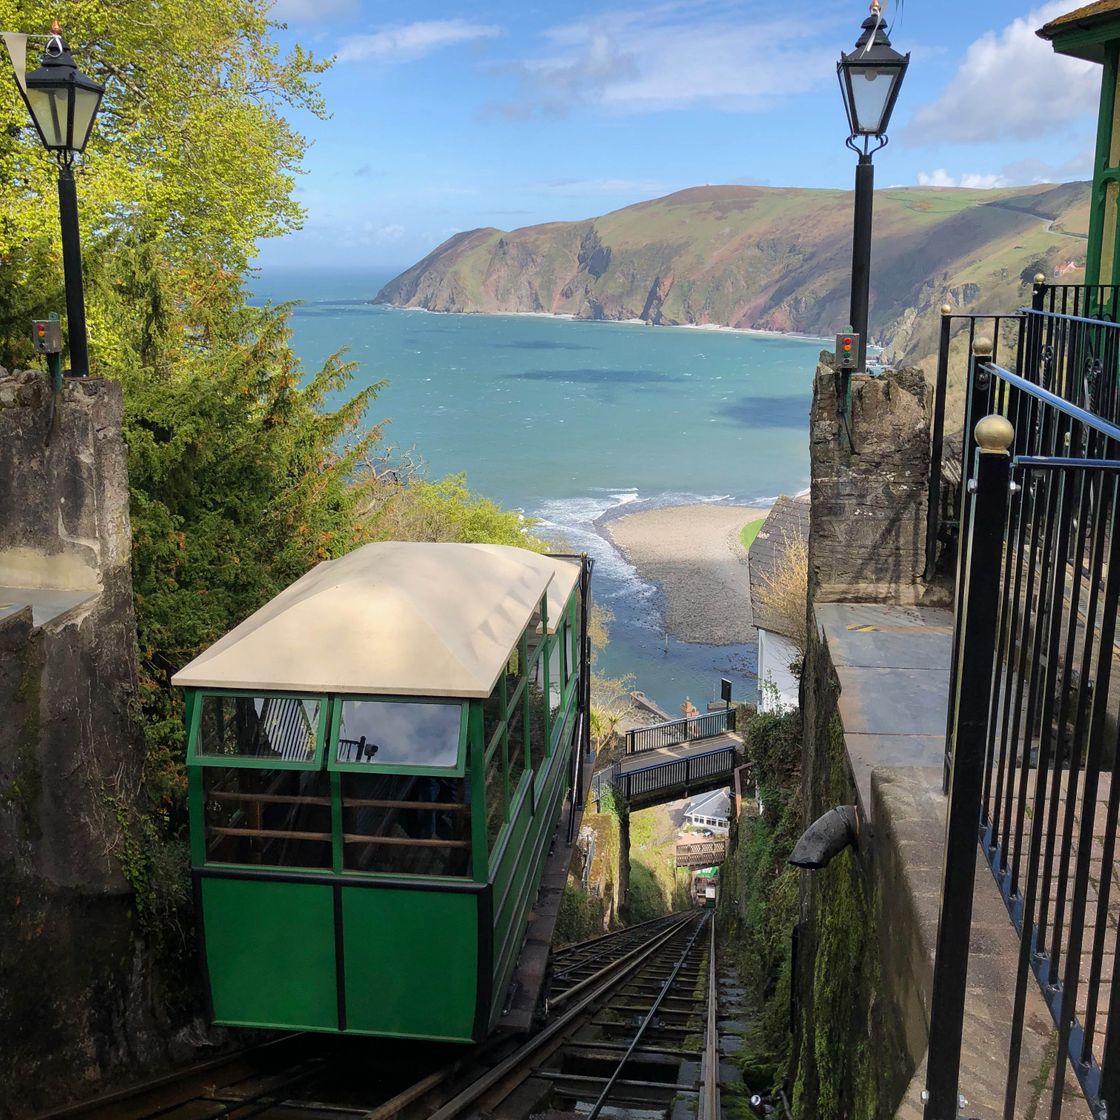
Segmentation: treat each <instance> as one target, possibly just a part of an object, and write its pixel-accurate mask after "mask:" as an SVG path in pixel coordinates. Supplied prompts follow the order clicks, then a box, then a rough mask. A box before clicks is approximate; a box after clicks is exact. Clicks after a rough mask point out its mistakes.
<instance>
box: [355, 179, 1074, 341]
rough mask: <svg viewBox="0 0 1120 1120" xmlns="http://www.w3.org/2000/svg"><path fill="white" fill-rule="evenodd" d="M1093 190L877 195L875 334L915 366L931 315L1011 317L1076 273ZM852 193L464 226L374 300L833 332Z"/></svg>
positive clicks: (844, 291)
mask: <svg viewBox="0 0 1120 1120" xmlns="http://www.w3.org/2000/svg"><path fill="white" fill-rule="evenodd" d="M1088 199H1089V187H1088V184H1086V183H1068V184H1065V185H1063V186H1052V185H1040V186H1033V187H1016V188H1008V189H1003V190H992V191H980V190H958V189H950V188H890V189H887V190H881V191H877V192H876V195H875V240H874V246H873V257H872V290H871V324H872V326H871V335H872V341H873V342H875V343H877V344H879V345H881V346H884V347H886V348H887V350H888V351H890V352H893V354H895V355H896V356H897V357H899V358H901V359H903V360H906V361H916V360H921V359H926V358H928V356H929V355H930V354H932V353H933V351H934V349H935V348H936V334H937V309H938V308H939V307H940V306H941V304H942V303H951V304H952V305H953V306H954V307H959V308H961V309H968V310H975V311H988V310H992V311H995V310H1007V309H1009V308H1012V307H1014V306H1017V305H1018V304H1019V303H1020V302H1022V301H1023V299H1024V298H1025V296H1026V294H1027V292H1028V287H1029V279H1030V277H1031V276H1033V275H1034V273H1036V272H1038V271H1042V272H1045V273H1046V274H1047V276H1051V277H1054V276H1057V275H1059V273H1061V276H1062V279H1064V280H1067V281H1074V280H1079V279H1080V278H1081V275H1082V271H1081V270H1082V269H1083V268H1084V263H1085V243H1086V234H1087V230H1088V212H1089V211H1088ZM851 226H852V196H851V194H850V193H849V192H846V191H826V190H802V189H794V188H790V189H779V188H768V187H695V188H693V189H691V190H686V191H680V192H678V193H677V194H672V195H669V196H667V197H666V198H659V199H655V200H653V201H650V202H641V203H638V204H637V205H635V206H628V207H626V208H625V209H623V210H616V211H614V212H613V213H610V214H606V215H604V216H603V217H601V218H592V219H588V220H586V221H582V222H554V223H550V224H547V225H540V226H529V227H526V228H524V229H519V230H514V231H513V232H511V233H506V232H503V231H501V230H497V229H480V230H473V231H471V232H469V233H461V234H456V235H455V236H454V237H452V238H451V239H450V240H449V241H447V242H445V243H444V244H443V245H441V246H440V247H439V248H438V249H436V250H435V251H434V252H432V253H430V254H429V255H428V256H427V257H425V258H424V260H422V261H420V262H419V263H418V264H416V265H414V266H413V267H412V268H410V269H408V271H407V272H404V273H403V274H402V275H401V276H399V277H397V278H396V279H395V280H393V281H392V282H391V283H389V284H387V285H386V286H385V287H384V288H383V289H382V290H381V292H379V293H378V295H377V301H378V302H381V303H391V304H394V305H396V306H399V307H424V308H427V309H428V310H431V311H481V312H503V311H522V312H523V311H535V312H541V311H545V312H551V313H553V314H570V315H575V316H577V317H579V318H587V319H639V318H640V319H644V320H646V321H648V322H650V323H655V324H678V323H694V324H719V325H723V326H732V327H752V328H761V329H766V330H779V331H794V332H801V333H806V334H821V335H826V336H827V335H830V334H832V333H834V332H835V331H836V330H840V329H843V327H844V326H845V325H846V321H847V317H848V298H849V291H848V285H849V283H850V280H849V276H850V268H851V252H852V248H851Z"/></svg>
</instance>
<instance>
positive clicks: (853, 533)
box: [809, 351, 932, 603]
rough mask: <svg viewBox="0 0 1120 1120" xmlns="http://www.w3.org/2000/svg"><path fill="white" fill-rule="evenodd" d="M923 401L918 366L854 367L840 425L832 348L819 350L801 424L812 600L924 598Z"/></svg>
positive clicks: (927, 395) (927, 402) (927, 414)
mask: <svg viewBox="0 0 1120 1120" xmlns="http://www.w3.org/2000/svg"><path fill="white" fill-rule="evenodd" d="M931 408H932V405H931V392H930V390H929V387H928V386H927V384H926V381H925V376H924V375H923V373H922V371H921V370H919V369H899V370H887V371H886V372H885V373H884V374H883V375H882V376H878V377H871V376H868V375H866V374H856V375H854V376H853V378H852V415H851V422H850V425H848V426H845V423H844V420H843V418H842V417H841V416H840V415H839V413H838V410H837V396H836V376H835V374H834V372H833V369H832V355H831V354H830V353H828V352H827V351H825V352H824V353H822V354H821V360H820V363H819V364H818V366H817V372H816V378H815V380H814V386H813V409H812V416H811V422H810V459H811V466H812V507H811V514H810V531H809V589H810V597H811V599H812V600H813V601H814V602H843V601H857V602H865V603H869V602H894V603H914V602H919V601H921V602H928V601H930V593H929V591H928V590H927V588H926V587H925V586H924V584H922V582H921V575H922V572H923V569H924V568H925V547H926V497H927V486H928V477H929V438H930V435H929V432H930V419H931ZM849 435H850V439H849Z"/></svg>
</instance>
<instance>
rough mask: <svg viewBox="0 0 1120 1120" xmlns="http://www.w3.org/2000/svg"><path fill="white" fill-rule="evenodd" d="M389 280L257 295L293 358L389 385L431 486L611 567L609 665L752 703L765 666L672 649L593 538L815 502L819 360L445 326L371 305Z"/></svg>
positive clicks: (315, 279)
mask: <svg viewBox="0 0 1120 1120" xmlns="http://www.w3.org/2000/svg"><path fill="white" fill-rule="evenodd" d="M389 278H390V274H388V273H385V272H373V271H371V272H366V273H362V272H350V273H345V272H342V273H339V272H333V273H328V272H317V271H313V270H288V269H284V270H282V269H270V270H267V271H265V272H264V273H263V274H262V275H261V277H260V278H259V280H258V282H257V283H256V285H255V290H256V293H257V295H258V296H259V297H260V298H262V299H271V300H274V301H280V300H291V299H297V300H302V301H303V304H302V306H301V307H300V308H298V309H297V311H296V313H295V316H294V318H293V321H292V326H293V332H294V333H293V345H294V347H295V350H296V352H297V353H298V354H299V356H300V357H301V358H302V359H303V361H304V362H305V364H307V365H308V366H309V367H313V366H317V365H318V364H320V363H321V362H322V361H323V360H324V359H325V358H326V357H327V356H328V355H329V354H331V353H333V352H334V351H336V350H338V349H341V348H347V349H348V350H349V356H350V358H352V359H353V360H355V361H356V362H357V363H358V370H357V375H356V378H355V381H354V386H357V387H361V386H364V385H367V384H369V383H370V382H371V381H378V380H381V379H387V380H388V382H389V384H388V385H387V386H386V387H385V388H384V389H383V390H382V391H381V393H380V395H379V396H378V398H377V400H376V401H375V402H374V404H373V406H372V409H371V413H370V416H369V419H370V421H371V422H378V421H381V420H383V419H388V420H390V423H389V424H388V425H387V427H386V428H385V439H386V441H387V442H388V443H391V444H393V445H395V446H396V447H398V448H401V449H404V450H411V449H415V451H416V452H418V453H419V454H420V455H421V456H422V458H423V459H424V461H425V462H426V463H427V465H428V468H429V473H430V474H431V475H432V476H433V477H437V476H439V475H443V474H447V473H451V472H458V471H465V472H466V474H467V481H468V484H469V485H470V487H471V489H472V490H474V491H476V492H477V493H480V494H485V495H486V496H487V497H490V498H493V499H494V500H495V501H498V502H500V503H501V504H502V505H504V506H506V507H510V508H516V509H520V510H523V511H524V512H525V513H526V514H529V515H532V516H534V517H538V518H540V519H541V525H540V527H539V531H542V532H543V533H545V534H546V535H551V536H553V537H555V538H558V539H560V538H562V539H563V540H564V541H565V542H566V543H567V545H568V546H569V547H571V548H573V549H575V550H581V551H582V550H585V549H586V550H587V551H588V552H590V553H591V554H592V555H593V556H595V558H596V572H595V596H596V598H597V599H598V600H599V601H600V602H602V603H603V604H604V605H605V606H607V607H608V608H609V609H610V610H611V611H612V612H613V614H614V616H615V621H614V623H613V624H612V627H611V643H610V647H609V648H608V649H607V651H606V652H605V653H604V654H603V657H602V658H601V667H602V669H603V670H604V671H605V672H606V673H608V674H609V675H612V676H617V675H621V674H622V673H632V674H634V677H635V682H634V683H635V687H638V688H641V689H642V690H643V691H645V692H646V693H647V694H649V695H650V696H651V697H653V698H654V699H655V700H657V701H658V702H659V703H660V704H662V706H664V707H666V708H668V709H670V710H673V711H675V710H676V708H677V707H678V706H679V704H680V703H681V701H682V700H683V699H684V697H685V695H688V696H690V697H691V698H692V700H693V701H695V702H697V703H698V704H701V706H702V704H703V701H705V700H707V699H710V698H714V697H715V696H716V695H718V690H719V677H720V676H729V677H730V678H731V679H732V681H733V683H734V685H735V690H736V695H738V696H744V697H752V696H753V694H754V680H753V673H754V668H755V664H754V651H753V648H752V647H748V646H746V645H736V646H698V645H689V644H686V643H682V642H676V641H673V640H672V639H666V638H665V635H664V634H663V630H662V620H661V606H660V602H659V599H658V596H657V594H656V592H655V590H654V589H653V588H651V587H650V586H648V585H647V584H644V583H643V582H642V581H641V580H640V579H639V578H638V577H637V574H636V573H635V572H634V570H633V569H632V568H631V567H630V566H629V565H628V564H626V562H625V561H624V560H623V559H622V557H621V556H619V555H618V553H617V552H616V551H615V550H614V549H613V548H611V547H610V545H609V544H607V542H606V541H604V540H603V538H602V537H601V536H600V535H599V534H598V533H597V532H596V531H595V530H594V528H593V522H594V520H595V519H596V518H598V517H600V516H601V515H603V514H604V513H608V511H610V510H613V509H615V508H616V507H620V506H622V505H632V504H633V503H636V502H641V503H647V502H648V503H653V504H657V505H665V504H674V503H682V502H696V501H722V502H731V503H740V504H750V503H758V502H765V501H770V500H772V499H773V498H774V497H775V496H776V495H778V494H782V493H795V492H796V491H798V490H801V489H803V488H804V487H805V486H807V485H808V441H807V431H808V415H809V403H810V397H811V391H812V374H813V369H814V367H815V363H816V357H817V353H818V351H819V349H820V343H819V342H817V341H814V340H807V339H790V338H775V337H772V336H759V335H742V334H734V333H731V332H715V331H702V330H689V329H680V328H654V327H647V326H644V325H641V324H630V323H588V322H573V321H566V320H559V319H550V318H546V317H538V316H512V315H501V316H480V315H431V314H427V313H425V312H419V311H399V310H395V309H390V308H384V307H374V306H372V305H371V304H370V303H369V302H368V301H369V300H370V299H371V298H372V297H373V295H374V294H375V293H376V291H377V290H378V288H379V287H380V286H381V284H382V283H384V282H385V281H386V280H388V279H389Z"/></svg>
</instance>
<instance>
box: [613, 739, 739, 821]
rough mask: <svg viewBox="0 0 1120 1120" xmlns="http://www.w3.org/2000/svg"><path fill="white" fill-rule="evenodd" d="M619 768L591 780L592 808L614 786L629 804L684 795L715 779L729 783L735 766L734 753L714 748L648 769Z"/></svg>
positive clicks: (735, 752) (617, 766)
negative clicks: (664, 796)
mask: <svg viewBox="0 0 1120 1120" xmlns="http://www.w3.org/2000/svg"><path fill="white" fill-rule="evenodd" d="M622 765H623V764H622V763H619V762H615V763H613V764H612V765H610V766H608V767H607V768H606V769H604V770H600V771H599V772H598V773H597V774H596V775H595V776H594V777H593V778H592V779H591V796H592V797H593V798H594V800H595V808H596V809H598V808H599V799H600V797H601V795H602V791H603V789H604V788H606V787H607V786H615V787H616V788H617V789H618V791H619V792H620V793H621V794H622V797H623V799H624V800H625V801H627V802H629V801H635V800H638V801H641V800H645V801H649V800H652V799H654V797H655V796H656V795H658V794H661V793H665V794H668V793H669V792H670V791H673V792H677V793H685V792H688V791H690V790H691V789H693V788H698V787H700V786H701V785H706V784H709V783H711V782H712V781H714V780H716V779H718V778H727V779H728V780H730V779H731V776H732V775H733V774H734V772H735V767H736V766H737V765H738V753H737V750H736V748H735V747H733V746H731V747H717V748H716V749H715V750H712V751H704V752H703V753H700V754H690V755H685V756H684V758H674V759H670V760H668V761H666V762H656V763H653V764H652V765H650V766H641V767H636V768H634V769H628V770H623V768H622Z"/></svg>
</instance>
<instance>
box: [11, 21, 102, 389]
mask: <svg viewBox="0 0 1120 1120" xmlns="http://www.w3.org/2000/svg"><path fill="white" fill-rule="evenodd" d="M18 84H19V91H20V94H21V96H22V97H23V100H24V102H25V103H26V104H27V110H28V112H29V113H30V114H31V119H32V121H34V122H35V128H36V130H37V131H38V133H39V139H40V140H42V142H43V147H44V148H46V149H47V151H48V152H53V153H54V156H55V159H57V160H58V209H59V220H60V223H61V226H62V267H63V272H64V273H65V276H66V318H67V328H68V334H69V340H70V372H71V373H72V374H74V375H76V376H78V377H85V376H87V375H88V374H89V346H88V343H87V341H86V302H85V294H84V292H83V286H82V246H81V241H80V238H79V233H78V192H77V190H76V188H75V186H74V157H75V156H76V155H77V154H78V153H79V152H81V151H84V150H85V146H86V141H87V140H89V134H90V132H91V131H92V130H93V122H94V119H95V118H96V116H97V110H98V109H99V108H100V107H101V97H102V94H104V92H105V87H104V86H100V85H98V84H97V83H96V82H95V81H93V80H92V79H91V78H87V77H86V76H85V74H83V73H81V72H80V71H79V70H78V67H77V66H76V65H75V63H74V60H73V58H71V57H70V48H69V47H68V46H67V45H66V40H65V39H63V37H62V28H61V27H59V25H58V21H57V20H56V21H54V22H53V23H52V24H51V35H50V38H49V39H48V40H47V47H46V50H45V51H44V52H43V60H42V62H41V63H40V64H39V68H38V70H33V71H32V72H31V73H30V74H28V75H27V77H26V78H25V79H24V81H23V82H22V83H18Z"/></svg>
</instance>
